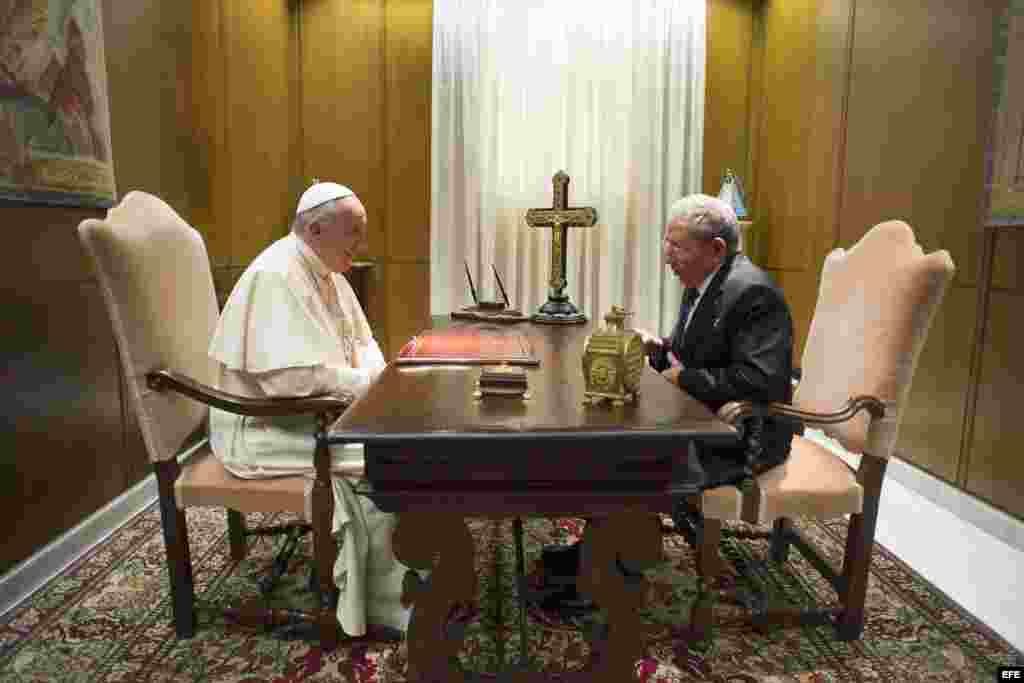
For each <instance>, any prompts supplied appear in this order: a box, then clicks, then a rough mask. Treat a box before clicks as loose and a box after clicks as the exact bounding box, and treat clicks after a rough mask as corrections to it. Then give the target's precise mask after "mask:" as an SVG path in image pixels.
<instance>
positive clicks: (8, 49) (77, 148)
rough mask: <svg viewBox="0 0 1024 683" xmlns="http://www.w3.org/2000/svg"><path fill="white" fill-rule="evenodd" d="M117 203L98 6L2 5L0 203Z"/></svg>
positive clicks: (83, 0)
mask: <svg viewBox="0 0 1024 683" xmlns="http://www.w3.org/2000/svg"><path fill="white" fill-rule="evenodd" d="M114 199H115V191H114V166H113V159H112V155H111V144H110V109H109V105H108V99H107V71H106V65H105V61H104V56H103V21H102V16H101V14H100V0H0V200H13V201H18V202H30V203H43V204H59V205H70V206H95V207H104V208H106V207H110V206H113V204H114Z"/></svg>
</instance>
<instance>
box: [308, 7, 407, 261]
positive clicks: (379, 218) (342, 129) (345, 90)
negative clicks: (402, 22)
mask: <svg viewBox="0 0 1024 683" xmlns="http://www.w3.org/2000/svg"><path fill="white" fill-rule="evenodd" d="M383 30H384V3H383V0H355V1H351V0H345V1H344V2H342V1H341V0H325V1H323V2H307V3H303V10H302V104H303V106H302V128H303V147H302V150H303V163H304V164H305V165H304V169H303V173H304V175H305V177H306V180H307V181H308V180H310V179H311V178H313V177H318V178H320V179H321V180H333V181H335V182H339V183H341V184H343V185H346V186H348V187H350V188H352V189H353V190H354V191H355V192H356V194H358V195H359V198H360V199H361V200H362V202H363V205H364V206H365V207H366V213H367V222H368V230H369V245H370V246H369V249H370V255H371V257H374V258H377V257H379V256H382V255H384V251H385V246H386V240H385V226H386V217H385V214H386V210H387V205H386V202H385V199H386V196H387V194H386V183H385V182H384V179H383V178H384V149H383V131H384V128H385V125H384V124H385V119H384V109H383V101H384V99H383V98H384V94H383V84H384V63H383V60H384V53H383V45H384V41H383V38H384V36H383Z"/></svg>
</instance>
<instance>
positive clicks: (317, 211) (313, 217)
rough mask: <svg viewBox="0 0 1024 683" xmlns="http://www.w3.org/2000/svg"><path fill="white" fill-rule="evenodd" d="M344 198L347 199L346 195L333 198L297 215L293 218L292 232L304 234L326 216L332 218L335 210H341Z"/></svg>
mask: <svg viewBox="0 0 1024 683" xmlns="http://www.w3.org/2000/svg"><path fill="white" fill-rule="evenodd" d="M343 199H346V197H339V198H338V199H331V200H329V201H326V202H324V203H323V204H319V205H317V206H314V207H313V208H312V209H309V210H307V211H303V212H302V213H300V214H298V215H296V216H295V218H293V219H292V232H293V233H295V234H296V235H303V234H305V232H306V230H307V229H308V228H309V227H310V226H311V225H313V224H314V223H317V222H319V221H322V220H323V219H325V218H326V219H330V218H331V217H332V216H333V214H334V213H335V212H337V211H339V210H340V208H341V207H340V206H339V205H340V204H341V201H342V200H343Z"/></svg>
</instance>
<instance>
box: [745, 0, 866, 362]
mask: <svg viewBox="0 0 1024 683" xmlns="http://www.w3.org/2000/svg"><path fill="white" fill-rule="evenodd" d="M754 26H755V30H754V40H755V46H756V45H757V44H758V43H761V44H763V48H762V49H761V57H760V61H761V62H762V63H761V64H760V73H761V74H762V75H761V76H760V83H758V84H757V87H758V90H757V91H756V93H755V97H754V101H755V102H757V103H758V105H757V107H756V108H755V109H754V116H753V118H752V123H751V125H752V127H753V128H754V129H755V130H756V137H755V138H754V142H755V145H756V148H757V149H756V154H755V158H756V166H755V172H754V184H755V186H756V188H757V190H756V201H755V202H754V203H755V204H756V206H757V209H756V213H755V215H754V230H755V232H756V235H757V253H756V260H757V261H758V263H759V264H760V265H762V266H763V267H765V268H767V269H768V270H769V271H770V272H771V273H772V275H773V276H774V277H775V279H776V281H778V282H779V283H780V284H781V285H782V287H783V290H784V291H785V293H786V299H787V301H788V302H789V305H790V309H791V311H792V313H793V319H794V326H795V333H796V344H795V348H794V356H795V361H796V362H799V361H800V358H801V355H802V353H803V345H804V341H805V340H806V338H807V330H808V327H809V324H810V320H811V317H812V315H813V309H814V304H815V302H816V300H817V293H818V278H819V273H820V271H821V264H822V262H823V260H824V257H825V254H826V253H827V252H828V251H829V249H831V248H832V247H833V246H834V243H835V234H836V226H835V215H836V211H837V206H838V201H839V199H838V193H839V183H838V182H837V180H836V174H837V172H838V169H839V167H840V164H841V162H842V156H841V151H842V143H843V132H844V125H845V121H844V118H843V116H844V111H845V109H844V106H845V100H844V94H845V90H846V77H847V72H848V61H849V60H848V52H849V45H848V41H849V28H850V0H805V1H803V2H785V3H783V2H770V1H769V2H765V3H763V4H762V6H761V7H760V10H759V14H758V16H757V20H756V21H755V24H754ZM755 55H757V52H756V49H755ZM754 65H755V69H754V73H758V69H757V60H756V59H755V64H754Z"/></svg>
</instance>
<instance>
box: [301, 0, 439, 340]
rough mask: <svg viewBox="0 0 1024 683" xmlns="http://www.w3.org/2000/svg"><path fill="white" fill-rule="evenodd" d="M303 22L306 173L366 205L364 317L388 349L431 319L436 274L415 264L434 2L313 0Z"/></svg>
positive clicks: (421, 256)
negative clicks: (369, 269) (368, 278)
mask: <svg viewBox="0 0 1024 683" xmlns="http://www.w3.org/2000/svg"><path fill="white" fill-rule="evenodd" d="M301 27H302V28H301V35H302V39H301V42H302V140H303V145H302V155H303V168H304V173H305V175H306V177H307V179H308V178H312V177H313V176H317V177H319V178H321V179H328V178H329V179H332V180H336V181H337V182H340V183H343V184H345V185H348V186H349V187H351V188H352V189H353V190H355V192H356V193H357V194H358V195H359V197H360V199H361V200H362V202H363V204H364V205H365V206H366V212H367V219H368V227H369V256H370V258H371V259H372V260H373V261H375V262H376V264H377V266H376V268H375V269H374V272H373V278H372V282H373V284H374V286H373V287H372V290H373V291H372V294H371V295H370V296H369V298H368V306H369V308H370V309H371V310H367V317H368V318H369V319H370V320H371V321H374V333H375V335H376V337H377V340H378V342H379V343H380V344H381V347H382V349H383V351H384V353H385V356H387V357H390V356H391V355H393V354H394V353H395V352H397V350H398V346H395V345H394V344H399V343H400V342H404V341H405V340H406V339H407V338H408V336H409V335H410V334H414V333H416V332H419V331H420V330H422V329H423V328H425V327H427V326H428V325H429V320H430V318H429V312H428V310H429V309H428V304H429V300H430V289H429V277H427V278H425V279H423V278H422V277H420V276H419V275H409V273H416V274H419V273H427V272H429V259H430V246H429V245H430V130H431V127H430V116H431V114H430V111H431V88H430V78H431V70H432V62H431V58H432V57H431V55H432V50H433V3H432V2H430V0H415V1H404V2H399V1H397V0H361V1H358V2H341V1H340V0H330V1H325V2H318V3H306V4H305V5H303V12H302V20H301ZM395 278H397V279H395ZM412 282H414V283H415V284H409V283H412ZM409 330H412V332H409ZM396 340H400V341H396Z"/></svg>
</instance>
